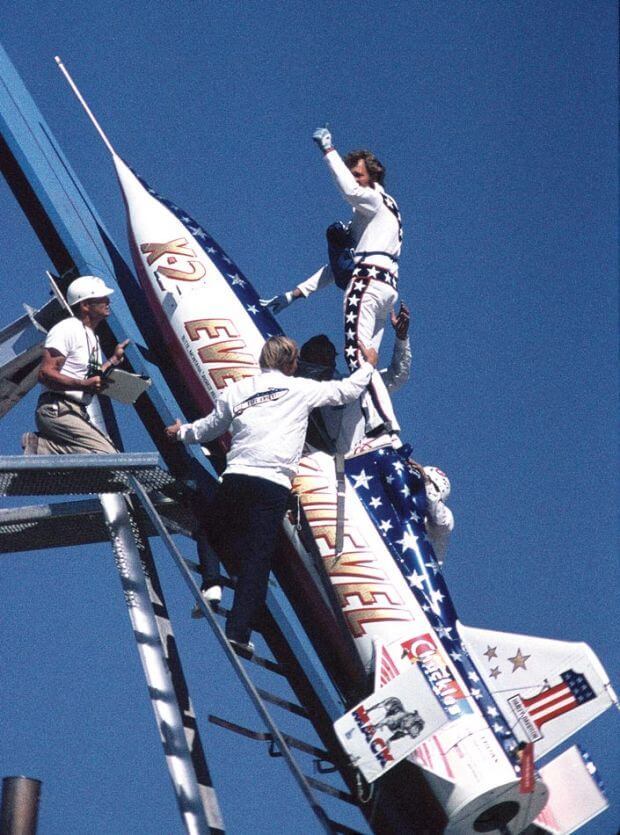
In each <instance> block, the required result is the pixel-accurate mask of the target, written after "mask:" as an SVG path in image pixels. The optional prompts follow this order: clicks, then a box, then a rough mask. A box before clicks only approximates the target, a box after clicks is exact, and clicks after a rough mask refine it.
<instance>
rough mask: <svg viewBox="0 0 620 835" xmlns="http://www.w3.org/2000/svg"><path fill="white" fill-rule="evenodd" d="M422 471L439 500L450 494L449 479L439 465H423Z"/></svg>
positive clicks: (443, 499) (443, 500)
mask: <svg viewBox="0 0 620 835" xmlns="http://www.w3.org/2000/svg"><path fill="white" fill-rule="evenodd" d="M424 472H425V474H426V476H427V478H428V479H429V480H430V482H431V484H432V485H433V487H434V488H435V490H436V491H437V494H438V496H437V497H438V499H439V501H442V502H445V500H446V499H447V498H448V496H449V495H450V479H449V478H448V476H447V475H446V474H445V473H444V472H442V471H441V470H440V469H439V467H424Z"/></svg>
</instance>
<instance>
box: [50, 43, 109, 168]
mask: <svg viewBox="0 0 620 835" xmlns="http://www.w3.org/2000/svg"><path fill="white" fill-rule="evenodd" d="M54 60H55V61H56V63H57V64H58V67H59V69H60V71H61V73H62V74H63V75H64V77H65V78H66V79H67V81H68V83H69V86H70V87H71V89H72V90H73V92H74V93H75V95H76V97H77V100H78V101H79V103H80V104H81V105H82V107H83V108H84V110H85V111H86V114H87V116H88V118H89V119H90V121H91V122H92V123H93V125H94V126H95V129H96V131H97V133H98V134H99V136H100V137H101V138H102V139H103V141H104V143H105V146H106V148H107V149H108V151H109V152H110V153H111V154H112V156H118V154H117V153H116V151H115V150H114V148H113V147H112V143H111V142H110V140H109V139H108V137H107V136H106V135H105V133H104V132H103V130H102V129H101V125H100V124H99V122H98V121H97V120H96V119H95V117H94V116H93V113H92V111H91V109H90V107H89V106H88V105H87V104H86V102H85V100H84V96H83V95H82V94H81V93H80V91H79V90H78V88H77V85H76V83H75V81H74V80H73V79H72V78H71V76H70V75H69V71H68V70H67V68H66V67H65V65H64V64H63V63H62V60H61V58H60V57H59V56H58V55H56V56H54Z"/></svg>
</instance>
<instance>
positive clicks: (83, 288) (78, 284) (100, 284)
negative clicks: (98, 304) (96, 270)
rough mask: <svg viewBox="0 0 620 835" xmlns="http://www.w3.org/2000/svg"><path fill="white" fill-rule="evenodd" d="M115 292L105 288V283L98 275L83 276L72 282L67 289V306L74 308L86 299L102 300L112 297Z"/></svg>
mask: <svg viewBox="0 0 620 835" xmlns="http://www.w3.org/2000/svg"><path fill="white" fill-rule="evenodd" d="M113 292H114V290H112V288H111V287H106V286H105V281H104V280H103V279H102V278H98V277H97V276H96V275H81V276H80V277H79V278H76V279H75V281H72V282H71V284H70V285H69V287H68V289H67V304H68V305H69V307H73V305H74V304H77V303H78V302H82V301H84V299H101V298H103V297H104V296H111V295H112V293H113Z"/></svg>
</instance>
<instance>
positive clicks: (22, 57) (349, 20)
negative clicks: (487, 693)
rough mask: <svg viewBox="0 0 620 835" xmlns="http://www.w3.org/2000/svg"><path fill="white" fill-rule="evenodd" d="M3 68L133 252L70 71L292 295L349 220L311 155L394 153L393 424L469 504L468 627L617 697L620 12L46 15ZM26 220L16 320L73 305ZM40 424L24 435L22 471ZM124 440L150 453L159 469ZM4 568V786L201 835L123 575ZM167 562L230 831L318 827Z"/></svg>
mask: <svg viewBox="0 0 620 835" xmlns="http://www.w3.org/2000/svg"><path fill="white" fill-rule="evenodd" d="M1 42H2V45H3V47H4V48H5V49H6V50H7V52H8V54H9V56H10V57H11V59H12V60H13V62H14V63H15V65H16V67H17V69H18V71H19V72H20V73H21V75H22V77H23V79H24V81H25V83H26V85H27V86H28V88H29V89H30V91H31V93H32V95H33V96H34V98H35V99H36V101H37V103H38V105H39V107H40V109H41V110H42V112H43V115H44V117H45V119H46V120H47V122H48V124H49V125H50V127H51V129H52V131H53V132H54V134H55V135H56V137H57V139H58V140H59V142H60V144H61V146H62V147H63V149H64V151H65V153H66V155H67V156H68V157H69V160H70V162H71V164H72V165H73V167H74V169H75V171H76V172H77V174H78V176H79V178H80V179H81V181H82V183H83V185H84V186H85V188H86V191H87V192H88V194H89V196H90V197H91V199H92V200H93V202H94V204H95V206H96V207H97V209H98V211H99V213H100V215H101V216H102V218H103V220H104V222H105V223H106V225H107V227H108V229H109V230H110V232H111V233H112V236H113V237H114V238H115V240H116V242H117V243H118V244H119V245H120V247H121V249H122V250H123V251H124V252H127V245H126V236H125V216H124V210H123V206H122V201H121V198H120V193H119V190H118V186H117V183H116V180H115V177H114V174H113V170H112V166H111V163H110V161H109V158H108V156H107V153H106V151H105V149H104V147H103V146H102V144H101V143H100V141H99V140H98V138H97V136H96V134H95V132H94V130H93V129H92V128H91V126H90V125H89V124H88V122H87V121H86V118H85V117H84V115H83V114H82V112H81V111H80V109H79V108H78V105H77V103H76V102H75V100H74V99H73V97H72V95H71V93H70V91H69V89H68V87H67V86H66V84H65V82H64V81H63V79H62V77H61V75H60V73H59V72H58V70H57V69H56V66H55V64H54V60H53V56H54V55H55V54H59V55H61V56H62V58H63V59H64V61H65V63H66V65H67V67H68V68H69V69H70V71H71V72H72V73H73V74H74V76H75V78H76V80H77V81H78V83H79V84H80V86H81V89H82V91H83V93H84V95H85V96H86V98H87V100H88V101H89V103H90V105H91V107H92V108H93V109H94V111H95V112H96V114H97V116H98V118H99V119H100V121H101V123H102V125H103V126H104V129H105V130H106V131H107V133H108V135H109V137H110V139H111V140H112V142H113V144H114V145H115V146H116V147H117V150H118V151H119V153H120V154H121V155H122V156H123V157H124V158H125V159H126V160H127V161H128V162H129V163H130V164H131V165H133V166H134V167H135V168H136V169H137V170H138V171H139V172H140V173H141V174H142V175H143V176H144V177H145V178H146V179H147V180H148V181H149V182H150V183H151V184H152V185H154V186H155V187H156V188H157V189H158V190H159V191H160V193H162V194H164V195H166V196H167V197H170V198H172V199H174V200H175V201H176V202H177V203H178V204H179V205H180V206H183V207H185V208H186V209H187V210H188V211H190V212H191V213H192V215H193V216H195V217H196V218H197V219H198V220H200V222H201V223H202V224H203V225H204V226H205V227H206V228H207V229H208V230H209V231H210V233H211V234H212V235H213V236H214V237H215V238H216V240H218V241H219V243H220V244H221V245H222V246H223V247H224V248H225V249H226V250H227V251H228V253H229V255H230V256H231V257H232V258H234V260H235V261H236V262H237V264H238V265H239V267H240V268H241V269H242V270H243V271H244V272H245V273H246V274H247V275H248V277H249V278H250V279H251V280H252V281H253V282H254V284H255V286H256V287H257V289H258V290H259V291H260V292H261V293H263V294H265V295H274V294H275V293H276V292H279V291H282V290H283V289H289V288H290V287H292V286H294V284H295V283H296V282H297V281H299V280H301V279H303V278H305V277H306V276H307V275H309V274H310V273H311V272H313V271H314V269H315V268H316V267H318V266H319V265H320V264H321V263H322V261H323V257H324V254H323V240H324V238H323V232H324V228H325V226H326V225H327V224H328V223H330V222H331V221H332V220H335V219H337V218H346V217H347V209H346V206H345V205H344V204H343V203H342V202H341V200H340V198H339V197H338V195H337V193H336V191H335V189H334V187H333V185H332V183H331V180H330V178H329V176H328V174H327V172H326V171H325V170H324V166H323V165H322V164H321V160H320V156H319V155H318V152H317V151H316V149H315V147H314V146H313V144H312V142H311V139H310V137H311V134H312V130H313V129H314V128H315V127H316V126H317V125H318V124H322V123H323V122H325V121H328V122H329V124H330V126H331V127H332V130H333V135H334V141H335V143H336V145H337V147H338V148H340V149H342V150H348V149H350V148H352V147H360V146H361V147H364V146H368V147H370V148H372V149H373V150H374V151H375V152H376V153H377V155H378V156H379V157H380V158H381V159H382V160H383V161H384V162H385V164H386V166H387V169H388V177H387V185H388V190H389V191H390V192H391V193H392V194H394V196H395V197H396V199H397V200H398V202H399V205H400V208H401V212H402V215H403V221H404V228H405V242H404V250H403V257H402V261H401V295H402V297H403V298H404V299H405V300H406V301H407V302H408V303H409V305H410V307H411V310H412V340H413V352H414V370H413V374H412V379H411V381H410V383H409V385H408V387H407V389H406V390H405V391H404V392H402V393H400V394H399V395H397V397H396V408H397V411H398V414H399V416H400V418H401V423H402V424H403V427H404V433H403V434H404V435H405V437H406V439H407V440H409V441H411V442H412V443H413V445H414V451H415V454H416V456H417V457H418V459H419V460H421V461H423V462H424V463H429V464H430V463H433V464H437V465H439V466H441V467H442V468H443V469H445V470H446V472H447V473H448V474H449V475H450V477H451V479H452V484H453V497H452V499H451V506H452V508H453V511H454V514H455V517H456V529H455V533H454V536H453V541H452V545H451V549H450V551H449V554H448V560H447V565H446V575H447V579H448V583H449V585H450V588H451V590H452V592H453V597H454V602H455V605H456V608H457V611H458V612H459V614H460V617H461V619H462V621H463V622H464V623H467V624H471V625H478V626H481V627H486V628H496V629H499V630H504V631H511V632H522V633H524V634H532V635H541V636H547V637H551V638H557V639H563V640H584V641H586V642H587V643H588V644H590V645H591V646H592V648H593V649H594V650H595V651H596V652H597V653H598V655H599V657H600V658H601V661H602V662H603V664H604V665H605V666H606V668H607V670H608V672H609V673H610V674H611V675H612V678H614V677H615V683H616V685H618V680H617V677H616V673H617V670H618V668H619V664H618V660H619V653H618V638H619V635H618V628H617V625H616V617H615V614H616V612H617V610H618V596H617V586H618V579H619V578H618V558H617V553H618V549H617V497H618V496H617V478H616V472H617V469H616V461H617V434H616V431H617V430H616V414H617V370H618V369H617V294H616V288H617V185H618V183H617V127H616V126H617V69H616V61H617V10H616V4H615V3H612V2H606V0H596V2H575V1H574V0H566V2H553V0H549V2H546V3H544V4H541V3H537V2H476V0H471V1H470V2H467V3H454V2H424V3H422V2H410V3H408V4H403V3H394V2H384V3H382V4H381V5H380V7H378V8H377V6H376V5H375V4H370V3H365V2H362V3H359V4H356V6H355V8H354V9H352V8H351V6H350V4H345V3H342V2H332V3H328V2H317V0H315V2H313V3H310V4H308V3H301V2H297V0H294V1H293V2H287V3H285V4H281V3H275V2H271V0H267V2H263V3H260V4H258V3H250V2H219V1H217V2H209V3H199V2H169V3H165V4H164V3H158V4H153V3H146V2H141V0H130V2H128V3H126V4H124V5H123V7H122V9H121V8H120V7H119V6H118V5H117V4H111V3H104V2H101V0H94V1H93V2H92V3H91V4H89V5H88V6H87V5H86V4H83V3H81V2H79V3H78V2H64V3H62V4H60V3H53V2H48V0H39V2H37V3H36V4H35V3H33V2H31V0H25V2H23V3H22V4H19V5H17V4H12V8H11V9H10V10H5V13H4V15H3V26H2V35H1ZM0 211H1V216H2V218H3V222H2V224H1V225H0V305H1V310H2V323H6V322H8V321H10V320H12V319H13V318H16V317H17V316H18V315H19V314H20V313H21V303H22V302H28V303H30V304H33V305H35V306H36V305H37V304H40V303H41V302H42V301H43V299H44V298H45V297H46V287H45V281H44V270H45V269H47V268H49V267H50V264H49V261H48V259H47V257H46V255H45V253H44V252H43V250H42V249H41V247H40V246H39V244H38V242H37V240H36V238H35V236H34V234H33V233H32V232H31V230H30V229H29V227H28V226H27V225H26V223H25V222H24V219H23V216H22V214H21V211H20V210H19V209H18V207H17V204H16V203H15V202H14V200H13V198H12V195H11V194H10V192H9V190H8V188H7V187H6V184H5V183H4V182H2V183H0ZM340 303H341V300H340V296H339V293H338V291H337V290H336V289H331V290H328V291H325V292H324V293H322V294H321V295H320V296H315V297H314V298H313V299H311V300H309V301H307V302H305V303H297V304H295V305H294V306H292V307H291V308H290V309H289V310H287V311H286V312H285V313H284V314H282V316H281V317H280V321H281V323H282V325H283V327H284V328H285V329H286V330H287V332H288V333H290V334H291V335H292V336H294V337H296V338H298V339H300V340H303V339H304V338H307V337H308V336H310V335H312V334H313V333H316V332H317V331H323V332H326V333H328V334H329V335H330V336H331V337H332V338H333V339H334V341H336V342H338V341H339V340H340V329H339V322H340ZM389 350H390V345H389V342H384V352H385V355H386V358H387V356H389ZM33 407H34V395H31V396H30V397H29V398H28V399H27V400H26V402H25V403H23V404H22V405H20V406H19V407H18V408H17V409H15V410H14V412H13V413H11V414H10V415H9V416H8V417H7V418H6V419H5V420H4V426H3V429H4V431H3V434H2V438H3V440H2V452H3V453H5V454H8V453H17V452H18V451H19V436H20V434H21V432H22V431H24V430H25V429H27V428H32V410H33ZM123 416H124V420H126V426H127V434H126V446H127V447H128V448H130V449H150V448H151V446H150V441H149V440H148V438H146V437H145V435H144V433H143V432H142V430H141V428H140V427H139V426H138V424H137V421H136V420H135V419H134V418H133V416H131V415H128V414H127V413H126V412H124V413H123ZM24 503H30V502H29V500H24ZM1 561H2V569H3V570H2V573H1V575H0V583H1V588H2V598H3V601H5V603H4V604H3V617H2V622H3V648H2V651H1V656H0V657H1V659H2V668H1V669H2V674H1V676H0V699H1V702H2V705H3V708H2V720H0V722H1V726H2V733H1V734H0V774H1V775H7V774H13V773H26V774H31V775H33V776H38V777H40V778H41V779H43V781H44V787H43V806H42V810H41V826H40V831H41V832H42V833H43V835H49V834H50V833H60V832H62V833H82V832H123V833H136V835H137V833H142V832H149V833H162V835H163V833H170V832H174V831H178V828H179V824H178V818H177V814H176V807H175V803H174V799H173V795H172V792H171V791H170V788H169V784H168V776H167V773H166V769H165V765H164V760H163V757H162V755H161V752H160V746H159V741H158V739H157V735H156V730H155V725H154V722H153V718H152V715H151V712H150V711H151V709H150V705H149V704H148V700H147V698H146V693H145V688H144V682H143V679H142V675H141V671H140V668H139V662H138V657H137V653H136V650H135V647H134V646H133V644H132V637H131V632H130V629H129V624H128V618H127V615H126V611H125V609H124V604H123V600H122V595H121V592H120V587H119V583H118V578H117V577H116V576H115V569H114V566H113V561H112V558H111V553H110V551H109V549H108V548H106V546H101V547H98V548H93V549H84V550H83V551H82V552H78V551H77V550H76V549H66V550H59V549H55V550H53V551H50V552H48V553H46V554H36V555H19V556H11V555H3V556H2V557H1ZM158 566H159V567H160V570H161V572H162V580H163V583H164V589H165V591H166V595H167V598H168V603H169V607H170V609H171V611H172V614H173V618H174V625H175V631H176V632H177V637H178V640H179V644H180V646H181V652H182V657H183V659H184V664H185V668H186V674H187V676H188V679H189V683H190V689H191V692H192V695H193V698H194V701H195V703H196V708H197V711H198V716H199V718H200V717H202V723H201V731H202V734H203V739H204V741H205V745H206V748H207V752H208V756H209V759H210V763H211V767H212V771H213V773H214V779H215V783H216V787H217V789H218V793H219V795H220V799H221V803H222V806H223V813H224V819H225V821H226V823H227V825H228V828H229V830H230V831H231V832H235V833H243V832H246V831H248V827H249V826H250V821H251V826H252V829H253V831H258V832H269V831H273V830H274V829H275V828H277V829H278V830H279V831H281V832H286V833H294V832H299V831H302V830H304V831H314V828H313V827H314V826H315V825H314V822H313V819H312V818H311V816H310V814H309V812H308V811H307V810H306V807H305V805H304V803H303V802H302V800H301V797H300V795H299V794H298V792H297V789H296V787H295V786H294V784H293V782H292V780H291V779H290V778H289V776H288V774H287V773H286V771H285V769H284V766H283V765H282V764H281V763H273V762H272V761H269V760H268V759H267V757H266V755H263V751H262V749H260V750H257V751H255V750H254V748H253V747H252V746H255V745H257V743H249V742H246V741H244V740H241V739H239V740H237V739H235V738H231V739H229V738H227V737H226V736H225V735H224V734H223V733H222V732H221V731H219V730H217V729H215V730H213V729H211V728H210V727H209V726H208V725H207V723H206V715H207V713H209V712H214V713H221V714H223V715H225V716H226V717H227V718H231V719H233V720H234V721H240V722H242V723H243V722H244V721H245V722H247V723H248V724H251V725H253V726H255V727H258V721H257V720H254V719H253V717H252V714H251V712H250V710H249V709H248V708H247V707H246V706H245V702H244V697H243V694H242V693H241V691H240V688H239V687H238V685H237V684H236V683H235V682H233V681H231V680H230V677H229V676H228V674H227V672H226V670H225V668H224V662H223V660H222V658H221V656H220V655H219V654H218V651H217V650H216V649H213V648H212V647H211V643H210V641H209V639H208V637H207V636H205V634H204V633H205V629H204V628H203V629H201V628H200V627H198V626H197V625H196V624H194V623H192V622H190V621H189V618H188V617H187V613H188V611H189V608H190V602H189V600H188V595H187V593H186V591H185V590H184V587H183V586H182V583H181V581H180V580H179V579H177V577H176V575H175V574H174V572H173V570H172V569H171V568H170V567H169V566H168V564H167V561H166V557H165V555H163V553H159V552H158ZM222 696H223V697H224V698H223V699H222ZM222 701H224V703H225V707H222V706H221V705H222ZM617 722H618V717H617V715H616V714H615V712H614V713H612V712H611V711H608V712H607V713H606V714H605V715H604V716H603V717H601V718H600V719H598V720H597V721H596V722H594V723H593V724H592V725H590V726H589V727H588V728H586V729H585V730H584V731H582V732H581V733H580V734H579V736H578V740H579V741H580V742H582V743H583V744H584V745H585V747H586V748H588V750H589V751H590V753H591V755H592V757H593V759H594V760H595V762H597V763H598V765H599V766H600V770H601V772H602V776H603V779H604V780H605V782H606V785H607V788H608V792H609V795H610V798H611V801H612V804H613V805H612V809H611V810H610V811H609V812H607V813H605V814H604V815H603V816H602V817H600V818H599V819H598V820H597V821H596V822H594V823H593V824H591V825H590V827H588V828H586V829H585V830H584V831H585V832H586V833H592V835H595V833H596V835H612V833H615V832H616V830H617V824H618V821H619V820H620V811H619V810H620V777H619V774H618V772H619V769H618V767H617V761H618V756H617V751H616V749H615V745H613V744H612V740H614V739H617V736H618V725H617ZM340 817H342V818H344V815H340Z"/></svg>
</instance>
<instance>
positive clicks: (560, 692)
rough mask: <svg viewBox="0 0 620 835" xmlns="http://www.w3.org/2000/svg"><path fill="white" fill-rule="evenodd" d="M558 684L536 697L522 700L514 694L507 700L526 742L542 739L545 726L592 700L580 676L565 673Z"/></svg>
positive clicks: (589, 687)
mask: <svg viewBox="0 0 620 835" xmlns="http://www.w3.org/2000/svg"><path fill="white" fill-rule="evenodd" d="M560 678H561V682H560V683H559V684H556V685H555V686H553V687H549V686H547V687H545V688H544V689H543V690H542V691H541V692H540V693H539V694H538V695H536V696H532V697H529V698H525V697H523V696H521V695H520V694H518V693H516V694H515V695H514V696H511V697H510V698H509V699H508V703H509V705H510V707H511V708H512V711H513V713H514V714H515V716H516V718H517V719H518V721H519V723H520V725H521V727H522V728H523V730H524V731H525V734H526V736H527V738H528V739H529V740H530V742H536V741H537V740H539V739H542V738H543V734H542V731H541V728H542V726H543V725H544V724H545V723H546V722H550V721H552V720H553V719H557V717H558V716H563V715H564V714H565V713H568V712H569V711H571V710H575V708H577V707H579V706H580V705H582V704H585V703H586V702H589V701H590V700H591V699H594V698H595V697H596V693H595V692H594V690H593V689H592V687H591V686H590V684H589V682H588V680H587V679H586V677H585V676H584V675H583V673H576V672H575V671H574V670H566V671H565V672H563V673H562V675H561V676H560Z"/></svg>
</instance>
